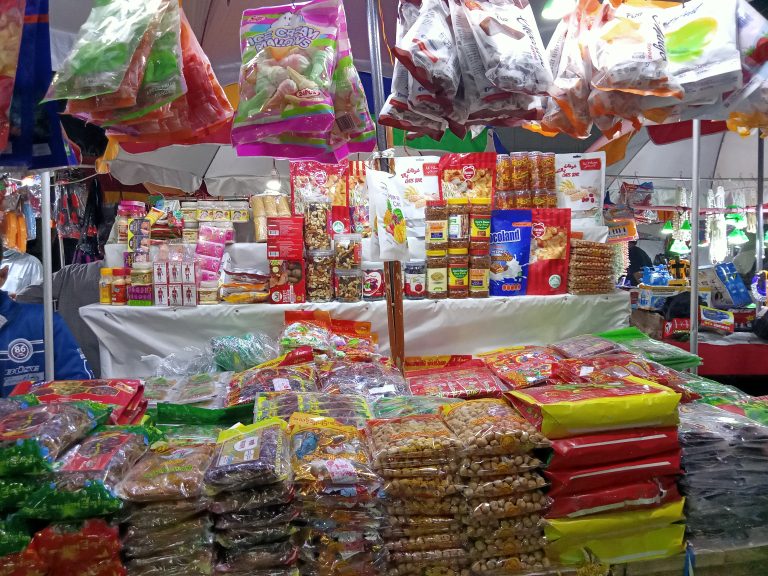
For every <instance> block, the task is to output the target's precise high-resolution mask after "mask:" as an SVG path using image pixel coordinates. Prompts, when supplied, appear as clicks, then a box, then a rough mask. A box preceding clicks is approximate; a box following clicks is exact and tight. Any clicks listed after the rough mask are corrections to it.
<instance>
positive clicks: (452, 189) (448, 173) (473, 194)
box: [439, 152, 496, 200]
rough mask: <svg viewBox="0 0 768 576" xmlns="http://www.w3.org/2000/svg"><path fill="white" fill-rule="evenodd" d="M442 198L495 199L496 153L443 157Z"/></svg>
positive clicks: (441, 172)
mask: <svg viewBox="0 0 768 576" xmlns="http://www.w3.org/2000/svg"><path fill="white" fill-rule="evenodd" d="M439 168H440V198H441V199H442V200H448V199H450V198H467V199H470V200H472V199H483V200H491V199H493V189H494V185H495V182H496V154H494V153H493V152H469V153H462V154H446V155H445V156H443V157H442V158H441V159H440V163H439Z"/></svg>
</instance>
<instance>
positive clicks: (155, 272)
mask: <svg viewBox="0 0 768 576" xmlns="http://www.w3.org/2000/svg"><path fill="white" fill-rule="evenodd" d="M152 279H153V282H154V284H158V285H159V284H167V283H168V262H165V261H158V262H153V263H152Z"/></svg>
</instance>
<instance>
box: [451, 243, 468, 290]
mask: <svg viewBox="0 0 768 576" xmlns="http://www.w3.org/2000/svg"><path fill="white" fill-rule="evenodd" d="M468 297H469V256H468V250H467V249H466V248H449V249H448V298H451V299H462V298H468Z"/></svg>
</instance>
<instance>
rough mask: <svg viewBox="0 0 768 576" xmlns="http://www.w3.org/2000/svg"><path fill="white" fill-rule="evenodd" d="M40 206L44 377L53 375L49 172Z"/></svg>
mask: <svg viewBox="0 0 768 576" xmlns="http://www.w3.org/2000/svg"><path fill="white" fill-rule="evenodd" d="M41 180H42V184H43V191H42V194H41V199H40V205H41V207H42V220H43V222H42V226H41V228H42V234H43V330H44V332H43V335H44V339H45V379H46V380H49V381H50V380H53V379H54V377H55V370H54V357H53V350H54V348H53V266H52V263H51V173H50V172H43V174H42V177H41Z"/></svg>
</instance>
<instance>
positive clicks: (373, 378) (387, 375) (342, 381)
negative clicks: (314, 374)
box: [322, 360, 408, 400]
mask: <svg viewBox="0 0 768 576" xmlns="http://www.w3.org/2000/svg"><path fill="white" fill-rule="evenodd" d="M322 390H323V392H328V393H331V394H360V395H362V396H365V397H366V398H368V399H369V400H373V399H375V398H382V397H386V396H396V395H401V394H406V393H407V392H408V387H407V385H406V383H405V380H404V379H403V377H402V375H401V374H400V372H399V371H398V370H397V369H396V368H392V367H389V366H387V365H385V364H383V363H381V362H378V361H373V362H347V361H345V360H338V361H336V362H334V363H333V364H332V365H331V366H330V368H329V369H328V371H327V372H326V373H324V374H323V378H322Z"/></svg>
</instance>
